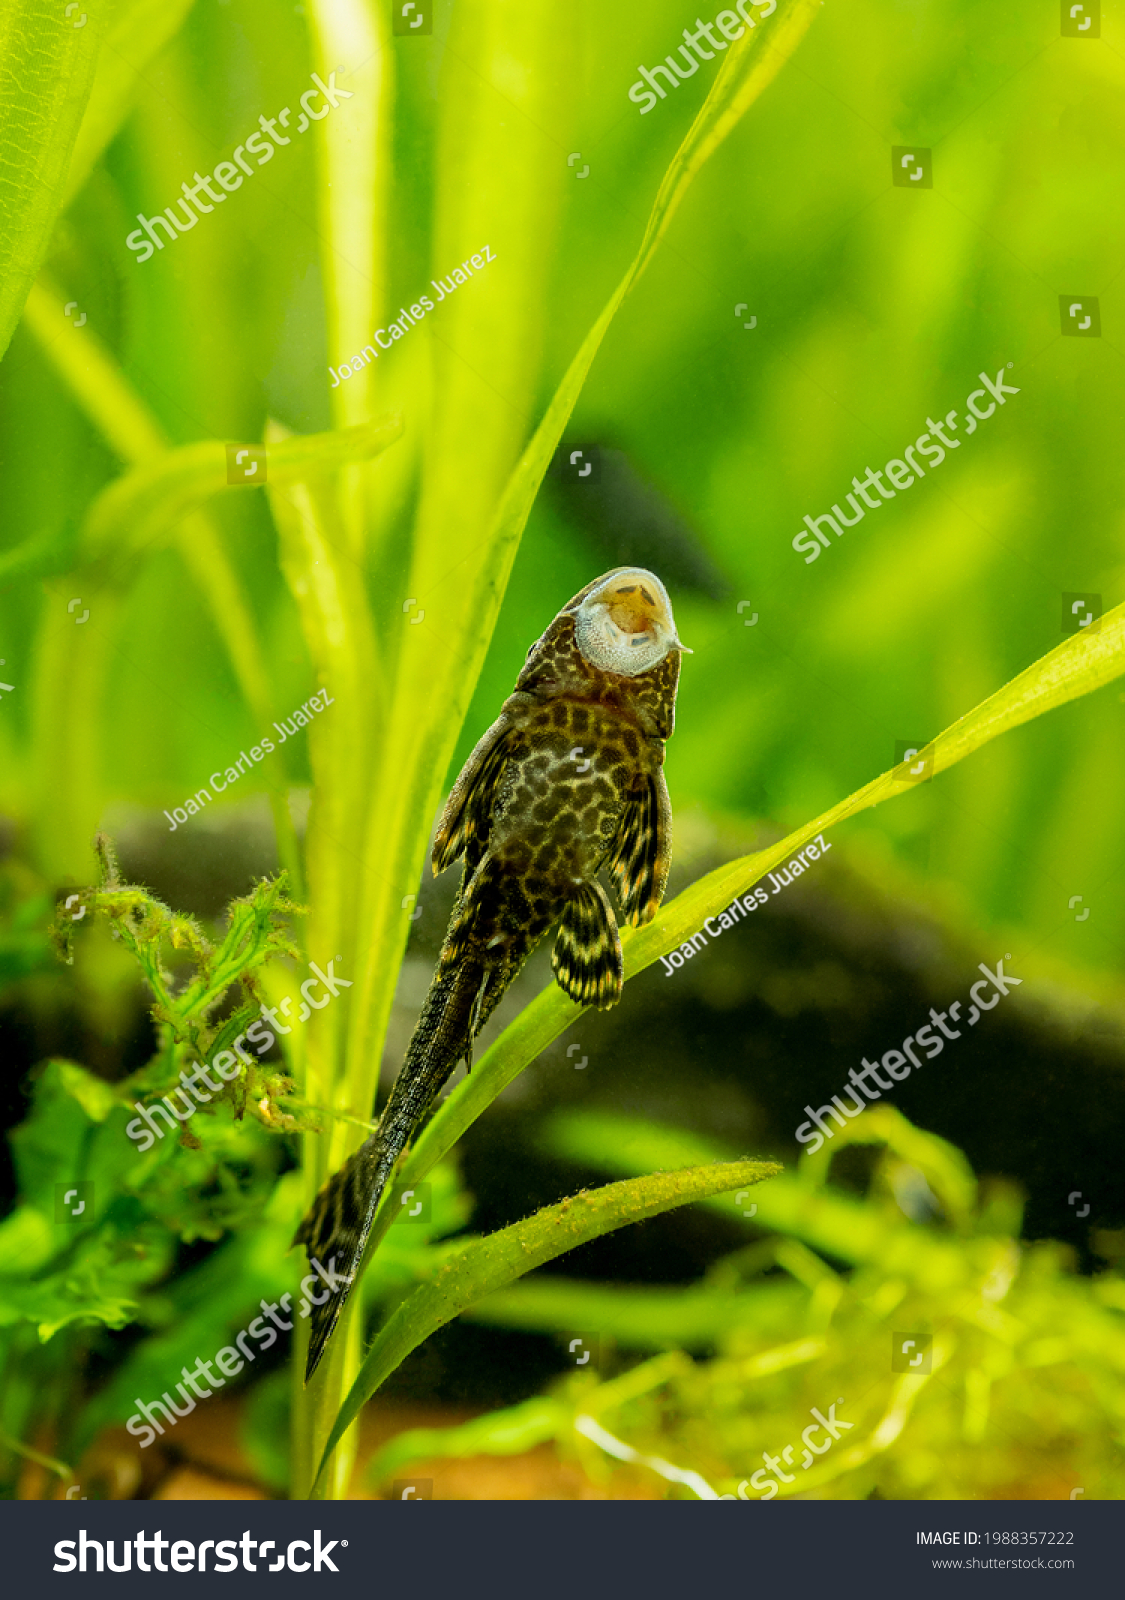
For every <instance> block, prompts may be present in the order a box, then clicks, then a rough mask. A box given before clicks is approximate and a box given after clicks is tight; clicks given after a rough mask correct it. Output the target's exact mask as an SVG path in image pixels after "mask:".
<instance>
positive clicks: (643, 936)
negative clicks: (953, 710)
mask: <svg viewBox="0 0 1125 1600" xmlns="http://www.w3.org/2000/svg"><path fill="white" fill-rule="evenodd" d="M1123 672H1125V605H1121V606H1117V607H1115V609H1114V610H1112V611H1110V612H1108V613H1107V614H1106V616H1105V617H1103V619H1102V621H1101V624H1100V626H1099V628H1098V631H1097V632H1096V633H1082V634H1076V635H1075V636H1073V637H1072V638H1069V639H1066V640H1064V642H1063V643H1062V644H1060V645H1058V646H1057V647H1056V648H1055V649H1054V650H1051V651H1050V652H1049V653H1048V654H1047V655H1045V656H1042V657H1041V658H1040V659H1039V660H1038V661H1036V662H1035V663H1034V664H1033V665H1032V666H1030V667H1028V668H1027V669H1026V671H1024V672H1021V673H1020V674H1019V676H1018V677H1016V678H1013V679H1012V681H1011V682H1010V683H1007V684H1005V685H1004V687H1003V688H1002V689H998V690H997V691H996V693H995V694H993V695H990V696H989V697H988V699H987V700H984V701H982V702H981V704H980V705H978V706H976V707H974V709H973V710H972V711H969V712H967V713H966V714H965V715H964V716H963V717H961V718H959V720H958V721H957V722H955V723H953V724H952V726H951V727H949V728H947V729H946V730H945V732H944V733H941V734H939V735H938V737H937V738H936V739H935V740H934V741H933V743H932V744H930V745H927V746H926V749H925V752H924V753H925V754H926V755H927V756H930V757H932V760H933V772H934V774H935V775H937V774H939V773H941V772H944V771H946V770H947V769H948V768H949V767H952V766H954V765H955V764H956V763H957V762H958V761H962V760H964V758H965V757H966V756H969V755H972V754H973V752H974V751H976V750H979V749H981V748H982V747H983V746H984V745H986V744H989V743H990V742H991V741H992V740H993V739H996V738H998V737H999V736H1000V735H1001V734H1003V733H1007V732H1009V731H1011V729H1013V728H1017V727H1019V726H1020V725H1021V724H1022V723H1024V722H1029V721H1031V720H1032V718H1034V717H1038V716H1042V715H1043V713H1044V712H1047V711H1050V710H1053V709H1054V708H1055V707H1057V706H1061V705H1065V704H1066V702H1067V701H1068V700H1075V699H1077V698H1079V696H1081V695H1085V694H1091V693H1092V692H1093V691H1094V690H1095V689H1100V688H1101V687H1102V686H1103V685H1105V684H1107V683H1110V682H1111V681H1112V680H1113V679H1114V678H1116V677H1119V676H1120V675H1121V674H1122V673H1123ZM913 787H914V785H913V783H912V781H911V778H910V775H909V774H908V772H907V770H906V766H905V765H900V766H897V767H893V768H891V770H890V771H889V772H884V773H883V774H882V775H881V776H880V777H878V778H874V779H872V781H871V782H870V783H868V784H865V785H864V786H863V788H862V789H857V790H856V792H855V793H854V794H852V795H849V797H848V798H847V799H846V800H842V801H840V803H839V804H838V805H836V806H833V807H832V808H831V810H829V811H825V812H823V813H822V815H820V816H819V817H815V818H814V819H813V820H812V821H811V822H808V823H806V824H805V825H804V826H803V827H800V828H797V829H795V830H794V832H793V833H791V834H789V835H788V837H787V838H785V839H782V840H780V841H779V843H777V844H773V845H770V846H769V848H768V849H766V850H759V851H757V852H756V853H755V854H754V855H750V856H742V857H741V858H740V859H739V860H737V861H732V862H729V863H728V864H727V865H726V866H723V867H717V868H716V869H715V871H714V872H711V873H708V874H707V876H706V877H705V878H701V879H700V880H699V882H698V883H694V884H692V885H691V887H690V888H688V889H685V890H684V892H683V893H682V894H680V895H678V896H677V897H676V899H675V900H673V901H671V902H670V903H669V904H668V905H667V906H665V907H664V908H663V910H662V911H661V912H660V913H659V914H658V915H657V917H656V918H655V920H654V921H653V922H651V923H649V925H648V927H647V928H641V929H629V928H627V929H625V930H623V932H622V936H621V943H622V947H623V949H624V951H625V967H626V978H627V979H628V978H631V977H635V976H636V974H637V973H638V972H643V971H644V969H645V967H648V966H651V965H652V963H653V962H654V961H656V960H658V959H659V957H660V956H662V955H667V954H668V953H669V952H670V951H672V950H675V949H676V948H677V947H678V946H679V945H681V944H682V943H683V942H684V941H685V940H686V939H688V938H689V937H690V936H691V935H692V934H694V933H697V932H698V930H699V929H700V928H701V927H702V926H703V923H704V921H705V920H706V918H708V917H710V916H717V915H718V914H719V912H721V911H723V910H725V908H726V907H727V906H728V905H729V904H730V903H731V901H732V900H733V899H734V897H735V896H736V895H739V894H744V893H745V892H746V891H747V890H748V889H750V888H752V887H753V885H754V884H755V883H757V882H759V881H760V879H762V878H763V877H765V875H766V873H767V872H769V871H771V870H772V868H774V867H775V866H777V865H778V863H779V862H784V861H787V860H788V859H789V858H790V857H792V856H793V855H794V853H795V852H796V851H798V850H800V849H802V848H803V846H804V845H805V844H806V843H807V842H808V841H809V840H810V839H815V838H816V837H817V835H818V834H820V833H828V832H829V831H830V830H831V829H832V828H834V827H835V826H836V825H837V824H838V823H841V822H844V821H846V820H847V819H848V818H849V817H853V816H855V815H857V814H858V813H859V812H861V811H865V810H867V809H868V808H869V807H870V806H875V805H879V804H880V803H881V802H882V801H883V800H890V799H893V798H895V797H896V796H898V795H900V794H903V793H905V792H907V791H908V790H911V789H913ZM579 1010H580V1008H579V1007H578V1006H576V1005H575V1003H574V1002H573V1001H572V1000H570V999H568V998H567V996H566V995H565V994H564V993H563V992H562V990H561V989H560V988H559V987H558V985H557V984H555V983H552V984H551V985H550V986H549V987H548V988H546V989H544V990H543V992H542V993H541V994H539V995H537V996H536V998H535V999H534V1000H533V1001H532V1002H531V1004H530V1005H528V1006H527V1007H525V1009H524V1010H523V1012H522V1013H521V1014H520V1015H519V1016H518V1017H517V1018H516V1019H515V1021H514V1022H513V1023H512V1024H511V1025H510V1026H509V1027H508V1028H507V1029H506V1030H505V1031H504V1033H502V1034H501V1036H500V1038H499V1039H497V1040H496V1042H495V1043H494V1044H493V1045H492V1047H491V1048H490V1049H489V1050H488V1051H487V1052H486V1053H485V1055H484V1057H483V1058H482V1060H481V1062H480V1064H479V1065H478V1066H476V1067H474V1069H473V1072H472V1074H471V1076H469V1077H467V1078H465V1079H463V1080H462V1082H461V1083H459V1084H458V1085H457V1087H456V1088H455V1089H454V1090H453V1092H452V1094H450V1095H449V1097H448V1099H446V1101H445V1102H444V1103H443V1104H442V1106H441V1107H440V1109H439V1110H438V1112H437V1114H436V1115H435V1116H434V1118H433V1119H432V1121H431V1122H430V1123H429V1124H428V1125H427V1127H426V1129H425V1131H424V1132H423V1133H422V1135H421V1137H420V1138H419V1140H418V1142H417V1144H416V1145H415V1146H414V1149H413V1151H412V1152H411V1153H410V1155H409V1156H408V1157H407V1159H406V1162H405V1164H404V1167H403V1171H402V1177H403V1181H404V1182H411V1183H412V1182H416V1181H418V1180H419V1179H420V1178H422V1177H423V1176H424V1175H425V1173H426V1172H427V1171H428V1170H429V1169H430V1167H431V1166H433V1165H434V1163H435V1162H437V1161H440V1160H441V1158H442V1156H444V1155H445V1154H446V1153H447V1152H448V1151H449V1150H450V1149H451V1148H452V1146H453V1145H454V1144H455V1143H456V1142H457V1140H458V1139H459V1138H460V1137H461V1135H462V1134H463V1133H464V1132H465V1130H466V1128H468V1127H470V1126H471V1125H472V1124H473V1123H474V1122H475V1121H476V1119H477V1117H479V1116H480V1115H481V1113H482V1112H483V1111H484V1110H485V1109H486V1108H487V1107H488V1106H489V1105H491V1103H492V1101H493V1100H495V1098H496V1096H497V1095H498V1094H499V1093H500V1092H501V1090H503V1089H504V1088H506V1087H507V1085H508V1084H509V1083H511V1082H512V1080H513V1078H516V1077H518V1076H519V1074H520V1073H521V1072H522V1071H523V1069H524V1068H525V1067H526V1066H528V1065H529V1063H530V1062H532V1061H534V1059H535V1057H536V1056H537V1055H538V1054H539V1053H540V1051H542V1050H543V1049H545V1048H546V1046H547V1045H548V1044H550V1042H551V1040H552V1039H555V1038H557V1037H558V1035H559V1034H560V1033H562V1032H563V1031H564V1029H565V1028H567V1027H568V1026H569V1024H570V1023H571V1022H573V1021H574V1019H575V1018H576V1017H577V1016H578V1015H579ZM385 1225H386V1224H384V1226H385ZM373 1232H374V1230H373Z"/></svg>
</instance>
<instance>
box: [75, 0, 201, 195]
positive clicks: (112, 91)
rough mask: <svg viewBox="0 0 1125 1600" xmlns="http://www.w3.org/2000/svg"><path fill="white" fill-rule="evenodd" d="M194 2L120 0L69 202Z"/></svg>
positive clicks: (78, 145) (80, 141)
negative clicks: (141, 82) (143, 77)
mask: <svg viewBox="0 0 1125 1600" xmlns="http://www.w3.org/2000/svg"><path fill="white" fill-rule="evenodd" d="M193 3H194V0H119V3H118V5H117V6H116V8H115V15H114V18H113V21H112V22H111V23H110V25H109V29H108V32H107V33H106V38H105V45H104V46H103V48H102V52H101V56H100V57H99V60H98V69H97V72H96V74H95V76H94V83H93V88H92V89H91V91H90V99H89V101H88V103H87V105H86V111H85V115H84V116H83V118H82V123H81V126H80V127H79V129H78V137H77V139H76V140H75V144H74V153H73V154H72V156H71V158H70V169H69V171H68V173H67V179H66V192H65V196H64V200H63V204H64V205H69V204H70V202H71V201H72V200H73V199H74V197H75V195H76V194H77V193H78V191H79V189H81V187H82V185H83V184H84V183H85V182H86V179H87V178H88V177H89V176H90V169H91V168H92V167H93V165H94V162H95V161H97V159H98V157H99V156H100V155H101V154H102V151H103V150H105V148H106V146H107V145H108V144H109V143H110V141H111V140H112V139H113V137H114V135H115V134H116V132H117V130H118V128H120V126H121V124H122V123H123V122H124V121H125V118H126V117H127V116H128V114H129V111H130V108H131V106H132V103H133V96H134V94H135V93H136V90H137V86H138V84H139V83H140V81H141V78H142V76H143V75H144V73H145V70H146V69H147V67H148V65H149V62H150V61H152V60H153V58H154V57H155V56H156V55H158V54H159V52H160V51H161V50H163V48H164V46H165V45H166V44H167V43H168V41H169V39H171V37H172V35H173V34H174V33H176V32H178V30H179V28H180V25H181V24H182V22H183V20H184V18H185V17H186V16H187V14H188V12H189V11H190V10H191V7H192V5H193ZM64 11H65V7H64Z"/></svg>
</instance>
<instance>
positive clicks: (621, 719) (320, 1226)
mask: <svg viewBox="0 0 1125 1600" xmlns="http://www.w3.org/2000/svg"><path fill="white" fill-rule="evenodd" d="M685 650H686V646H684V645H682V644H681V643H680V641H679V639H678V638H677V636H676V625H675V622H674V621H673V618H672V606H671V602H670V601H669V599H668V595H667V593H666V591H665V589H664V585H663V584H662V583H661V582H660V580H659V579H658V578H655V577H654V576H653V574H652V573H651V572H646V571H645V570H644V568H643V567H617V568H615V569H614V570H613V571H612V572H608V573H606V574H605V575H604V576H603V577H601V578H598V579H597V580H596V581H595V582H594V583H591V584H589V585H587V587H586V588H585V589H583V590H582V591H581V592H580V593H579V594H577V595H575V597H574V599H573V600H571V601H570V603H569V604H568V605H566V606H564V607H563V609H562V611H560V612H559V614H558V616H557V617H556V618H555V620H554V621H553V622H552V623H551V625H550V627H549V628H548V629H547V631H546V633H544V635H543V637H542V638H541V639H539V640H538V641H537V643H535V644H534V645H532V647H531V649H530V650H529V651H528V655H527V661H526V662H525V664H524V668H523V671H522V672H521V673H520V675H519V680H518V682H517V684H516V688H515V693H514V694H512V695H510V696H509V698H508V699H507V700H506V701H505V702H504V706H503V708H502V710H501V712H500V715H499V717H498V718H497V720H496V721H495V722H494V723H493V724H492V727H491V728H489V730H488V732H487V733H486V734H485V736H484V738H483V739H482V740H481V741H480V743H479V744H478V745H477V747H476V749H475V750H474V751H473V753H472V755H471V756H470V757H469V759H468V761H467V762H466V764H465V768H464V770H463V772H462V773H461V776H460V777H459V778H458V780H457V782H456V784H455V785H454V788H453V792H452V794H451V795H450V796H449V799H448V800H447V801H446V805H445V809H444V811H443V812H442V815H441V820H440V822H439V824H438V830H437V835H436V837H435V839H434V846H433V857H432V860H433V870H434V872H435V874H436V873H438V872H442V871H444V869H445V868H446V867H449V866H452V864H453V863H454V862H455V861H456V860H457V859H458V857H459V856H462V855H463V856H464V857H465V866H464V873H463V877H462V880H461V888H460V891H459V893H458V896H457V900H456V903H455V904H454V907H453V912H452V914H451V916H450V919H449V928H448V931H447V932H446V936H445V943H444V945H443V946H442V951H441V956H440V958H439V961H438V966H437V970H436V972H435V973H434V977H433V981H432V982H431V984H430V991H429V993H428V994H427V996H426V999H425V1003H424V1004H423V1006H422V1012H421V1015H420V1016H419V1018H418V1024H417V1027H416V1028H415V1029H414V1034H413V1036H412V1038H411V1040H410V1044H409V1045H408V1047H407V1051H406V1059H405V1060H404V1062H403V1064H402V1069H401V1071H400V1072H399V1075H398V1078H397V1079H396V1081H395V1086H394V1088H393V1089H392V1091H391V1096H390V1099H389V1100H388V1102H387V1105H386V1109H385V1110H384V1112H383V1115H382V1118H381V1120H380V1122H379V1126H378V1128H377V1129H376V1131H375V1132H374V1133H373V1134H372V1135H371V1137H370V1138H369V1139H368V1140H367V1142H366V1143H365V1144H363V1145H361V1146H360V1148H359V1149H358V1150H357V1151H355V1153H354V1154H353V1155H352V1156H350V1157H349V1158H348V1160H347V1161H346V1162H345V1164H344V1165H343V1167H341V1168H340V1170H339V1172H337V1173H336V1174H335V1175H334V1176H333V1177H332V1178H330V1179H329V1181H328V1183H326V1184H325V1186H324V1188H323V1189H322V1190H321V1191H320V1194H319V1195H318V1196H317V1198H316V1200H315V1202H314V1203H313V1206H312V1208H311V1210H310V1211H309V1213H308V1215H307V1216H306V1217H305V1220H304V1221H303V1222H302V1223H301V1226H300V1228H299V1229H298V1231H297V1234H296V1236H295V1238H294V1241H293V1242H294V1244H303V1245H304V1246H305V1248H306V1250H307V1252H308V1255H309V1259H310V1260H311V1259H312V1258H313V1257H316V1258H317V1259H318V1260H320V1261H329V1260H331V1259H332V1257H333V1256H335V1257H336V1258H337V1259H338V1261H339V1262H340V1266H339V1268H338V1270H337V1278H338V1279H340V1278H342V1279H344V1280H346V1284H347V1287H346V1288H344V1289H343V1290H342V1291H341V1292H340V1293H339V1294H335V1295H332V1296H330V1297H329V1298H328V1299H327V1300H326V1302H325V1304H324V1305H323V1306H321V1307H318V1308H317V1309H316V1310H315V1311H314V1312H313V1316H312V1323H311V1328H310V1337H309V1356H308V1365H307V1367H306V1371H305V1381H306V1382H307V1381H308V1379H309V1378H311V1377H312V1374H313V1373H314V1372H315V1370H316V1367H317V1364H318V1362H319V1361H320V1358H321V1356H322V1355H323V1353H324V1347H325V1345H326V1344H327V1342H328V1339H329V1337H330V1336H331V1333H332V1330H333V1328H334V1327H335V1325H336V1321H337V1318H338V1317H339V1315H340V1312H341V1310H342V1309H343V1305H344V1301H345V1300H346V1299H347V1296H348V1294H349V1293H350V1291H351V1289H352V1287H354V1284H355V1281H356V1279H357V1278H358V1276H359V1268H360V1264H361V1262H362V1258H363V1251H364V1246H365V1245H366V1242H367V1236H368V1234H369V1232H370V1230H371V1222H372V1218H373V1216H374V1213H375V1208H376V1206H377V1205H378V1202H379V1197H380V1195H381V1194H382V1193H383V1190H384V1188H385V1187H386V1183H387V1180H388V1178H389V1177H390V1175H391V1173H392V1171H393V1170H394V1166H395V1163H396V1161H397V1160H398V1158H399V1156H400V1155H401V1154H402V1151H403V1150H404V1149H405V1147H406V1145H407V1143H408V1142H409V1140H410V1138H411V1136H412V1135H413V1133H414V1131H415V1130H416V1129H417V1127H418V1126H419V1124H420V1123H421V1121H422V1120H423V1118H424V1117H425V1116H426V1113H427V1112H428V1110H429V1108H430V1106H431V1105H432V1104H433V1101H434V1098H435V1096H436V1095H437V1094H438V1092H439V1091H440V1090H441V1088H442V1086H443V1085H444V1084H445V1083H446V1081H447V1080H448V1078H449V1077H450V1075H451V1073H452V1072H453V1070H454V1068H455V1067H456V1065H457V1063H458V1061H460V1060H462V1059H464V1060H465V1062H466V1064H467V1065H469V1066H470V1067H471V1065H472V1043H473V1039H474V1037H475V1036H476V1034H477V1033H479V1031H480V1029H481V1028H482V1027H483V1026H484V1024H485V1022H486V1021H487V1020H488V1017H489V1016H490V1015H491V1013H492V1011H493V1010H494V1009H495V1007H496V1005H497V1003H498V1001H499V1000H500V997H501V995H502V994H503V993H504V991H505V989H506V988H507V987H508V985H509V984H510V983H511V982H512V979H513V978H514V977H515V976H516V974H517V973H518V972H519V970H520V968H521V967H522V966H523V964H524V962H525V961H526V960H527V957H528V956H529V955H530V953H531V951H532V950H533V949H534V948H535V946H536V945H537V944H538V943H539V941H540V939H542V938H543V936H544V934H546V933H547V932H548V930H549V929H550V928H551V927H552V926H553V925H554V924H555V923H556V922H557V923H559V924H560V926H559V932H558V937H557V938H556V940H555V950H554V957H553V960H552V966H553V968H554V973H555V977H556V978H557V980H558V982H559V984H560V985H561V987H562V988H563V989H565V991H566V993H567V994H568V995H570V997H571V999H573V1000H575V1001H577V1002H578V1004H579V1005H596V1006H598V1007H600V1008H602V1009H605V1008H606V1007H608V1006H612V1005H614V1004H615V1003H616V1001H617V1000H618V999H619V998H620V995H621V986H622V982H623V979H624V969H623V964H622V958H621V941H620V939H619V938H618V933H617V923H616V921H615V920H614V915H613V909H612V907H611V906H610V903H609V900H608V898H607V896H606V893H605V890H604V889H603V888H602V886H601V884H600V883H599V882H598V873H599V872H600V871H601V870H602V868H603V867H604V868H607V869H608V871H609V874H610V877H611V879H612V881H613V885H614V888H615V889H616V892H617V896H618V899H619V900H620V902H621V907H622V910H623V911H624V913H625V918H626V920H627V921H628V922H630V923H631V924H632V925H633V926H634V927H639V926H641V925H642V924H643V923H646V922H649V921H650V920H651V919H652V917H653V916H655V914H656V910H657V907H658V906H659V905H660V901H661V897H662V896H663V893H664V886H665V883H666V882H667V878H668V864H669V857H670V852H671V830H672V811H671V807H670V805H669V802H668V790H667V786H666V784H665V782H664V773H663V770H662V768H663V764H664V745H665V741H666V740H667V739H669V738H670V737H671V734H672V726H673V720H674V715H675V704H676V684H677V681H678V679H679V675H680V654H681V652H684V651H685Z"/></svg>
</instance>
